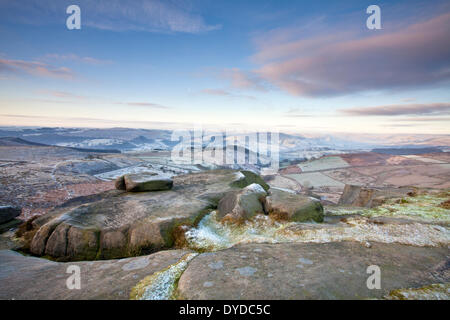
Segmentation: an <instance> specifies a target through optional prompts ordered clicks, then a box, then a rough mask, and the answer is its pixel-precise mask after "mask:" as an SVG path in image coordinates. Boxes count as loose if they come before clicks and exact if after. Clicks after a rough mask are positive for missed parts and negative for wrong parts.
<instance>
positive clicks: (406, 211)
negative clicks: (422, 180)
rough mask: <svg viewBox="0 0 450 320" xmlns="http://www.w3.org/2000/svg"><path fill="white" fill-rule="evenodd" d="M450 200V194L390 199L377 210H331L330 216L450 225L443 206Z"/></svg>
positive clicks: (449, 210) (448, 212) (446, 211)
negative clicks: (408, 220) (398, 219)
mask: <svg viewBox="0 0 450 320" xmlns="http://www.w3.org/2000/svg"><path fill="white" fill-rule="evenodd" d="M447 199H449V192H443V193H441V194H423V195H417V196H415V197H405V198H403V199H400V200H398V199H390V200H388V201H386V202H385V203H384V204H382V205H380V206H379V207H376V208H342V207H341V208H339V207H337V208H329V212H328V213H329V214H332V215H345V214H355V213H358V214H361V215H363V216H366V217H377V216H387V217H408V218H414V219H416V220H422V221H425V222H436V223H450V209H447V208H445V207H444V206H442V205H441V204H442V203H443V202H444V201H445V200H447Z"/></svg>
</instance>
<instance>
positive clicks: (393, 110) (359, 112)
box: [339, 103, 450, 116]
mask: <svg viewBox="0 0 450 320" xmlns="http://www.w3.org/2000/svg"><path fill="white" fill-rule="evenodd" d="M339 111H340V112H341V113H344V114H347V115H352V116H398V115H424V114H442V113H446V112H448V111H450V103H429V104H404V105H401V104H393V105H385V106H376V107H358V108H348V109H341V110H339Z"/></svg>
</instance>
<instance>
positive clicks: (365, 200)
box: [338, 184, 414, 208]
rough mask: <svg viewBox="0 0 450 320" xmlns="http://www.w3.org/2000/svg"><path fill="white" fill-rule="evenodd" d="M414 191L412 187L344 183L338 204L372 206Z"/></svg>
mask: <svg viewBox="0 0 450 320" xmlns="http://www.w3.org/2000/svg"><path fill="white" fill-rule="evenodd" d="M411 192H414V189H412V188H369V187H361V186H355V185H349V184H346V185H345V187H344V191H343V192H342V195H341V197H340V199H339V203H338V204H339V205H343V206H345V205H346V206H353V207H366V208H373V207H376V206H379V205H380V204H382V203H383V201H384V200H386V199H389V198H401V197H404V196H406V195H407V194H408V193H411Z"/></svg>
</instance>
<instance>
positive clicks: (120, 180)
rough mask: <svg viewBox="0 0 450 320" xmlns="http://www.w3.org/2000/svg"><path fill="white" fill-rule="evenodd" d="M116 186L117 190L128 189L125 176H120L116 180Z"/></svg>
mask: <svg viewBox="0 0 450 320" xmlns="http://www.w3.org/2000/svg"><path fill="white" fill-rule="evenodd" d="M114 187H115V188H116V189H117V190H127V187H126V186H125V178H124V176H120V177H118V178H117V179H116V181H114Z"/></svg>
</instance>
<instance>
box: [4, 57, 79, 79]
mask: <svg viewBox="0 0 450 320" xmlns="http://www.w3.org/2000/svg"><path fill="white" fill-rule="evenodd" d="M0 73H17V74H20V73H26V74H29V75H33V76H39V77H50V78H62V79H72V78H74V76H75V75H74V73H73V72H72V70H71V69H69V68H66V67H55V66H52V65H49V64H46V63H43V62H38V61H24V60H9V59H0Z"/></svg>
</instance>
